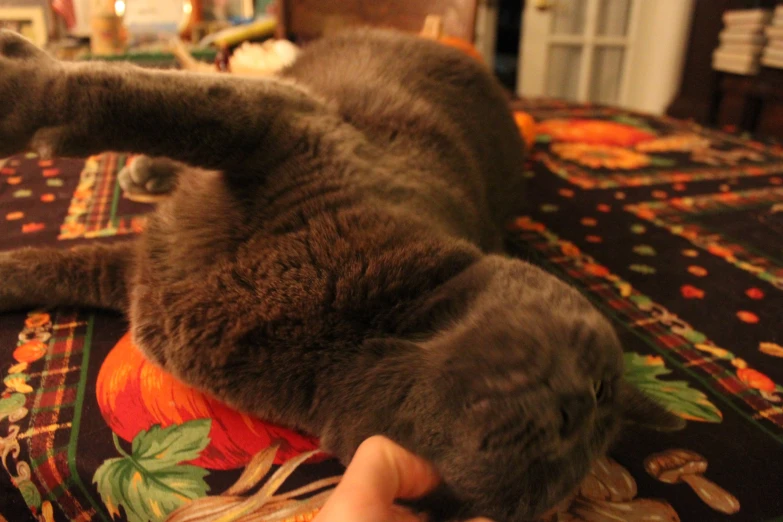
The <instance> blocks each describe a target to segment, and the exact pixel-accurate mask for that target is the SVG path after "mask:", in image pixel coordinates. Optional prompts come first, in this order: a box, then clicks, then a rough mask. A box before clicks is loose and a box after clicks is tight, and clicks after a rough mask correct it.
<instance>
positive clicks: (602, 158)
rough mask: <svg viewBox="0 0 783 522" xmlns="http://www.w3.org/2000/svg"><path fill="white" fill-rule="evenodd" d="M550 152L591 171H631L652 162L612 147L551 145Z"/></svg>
mask: <svg viewBox="0 0 783 522" xmlns="http://www.w3.org/2000/svg"><path fill="white" fill-rule="evenodd" d="M552 152H554V153H555V154H557V155H558V156H560V157H561V158H563V159H565V160H568V161H573V162H575V163H579V164H580V165H584V166H586V167H590V168H591V169H624V170H632V169H638V168H641V167H646V166H648V165H649V164H650V163H651V161H652V160H651V159H650V157H649V156H647V155H646V154H640V153H638V152H634V151H631V150H628V149H624V148H622V147H617V146H612V145H591V144H588V143H555V144H553V145H552Z"/></svg>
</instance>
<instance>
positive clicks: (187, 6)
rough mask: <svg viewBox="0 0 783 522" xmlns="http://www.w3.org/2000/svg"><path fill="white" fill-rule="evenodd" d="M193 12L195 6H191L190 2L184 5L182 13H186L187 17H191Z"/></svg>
mask: <svg viewBox="0 0 783 522" xmlns="http://www.w3.org/2000/svg"><path fill="white" fill-rule="evenodd" d="M192 11H193V4H191V3H190V2H189V1H187V0H186V1H185V2H183V4H182V12H184V13H185V14H186V15H189V14H190V13H191V12H192Z"/></svg>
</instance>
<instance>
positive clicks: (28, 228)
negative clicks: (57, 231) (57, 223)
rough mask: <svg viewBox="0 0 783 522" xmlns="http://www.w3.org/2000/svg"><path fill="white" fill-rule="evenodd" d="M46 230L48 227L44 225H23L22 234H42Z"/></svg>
mask: <svg viewBox="0 0 783 522" xmlns="http://www.w3.org/2000/svg"><path fill="white" fill-rule="evenodd" d="M45 228H46V225H44V224H43V223H25V224H24V225H22V233H23V234H31V233H33V232H40V231H41V230H43V229H45Z"/></svg>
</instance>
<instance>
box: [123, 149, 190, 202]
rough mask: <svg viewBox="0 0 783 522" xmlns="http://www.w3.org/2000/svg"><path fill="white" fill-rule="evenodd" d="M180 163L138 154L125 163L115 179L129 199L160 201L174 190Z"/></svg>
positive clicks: (180, 166)
mask: <svg viewBox="0 0 783 522" xmlns="http://www.w3.org/2000/svg"><path fill="white" fill-rule="evenodd" d="M181 169H182V165H181V164H179V163H177V162H175V161H173V160H170V159H168V158H150V157H148V156H139V157H138V158H136V159H135V160H134V161H133V162H132V163H130V164H129V165H126V166H125V167H124V168H123V169H122V170H121V171H120V173H119V174H118V176H117V180H118V181H119V183H120V187H122V190H124V191H125V194H126V196H127V197H128V198H129V199H132V200H136V201H143V202H146V201H149V202H155V201H160V200H161V199H164V198H165V197H167V195H168V194H169V193H170V192H171V191H173V190H174V186H175V185H176V181H177V173H178V172H179V171H180V170H181Z"/></svg>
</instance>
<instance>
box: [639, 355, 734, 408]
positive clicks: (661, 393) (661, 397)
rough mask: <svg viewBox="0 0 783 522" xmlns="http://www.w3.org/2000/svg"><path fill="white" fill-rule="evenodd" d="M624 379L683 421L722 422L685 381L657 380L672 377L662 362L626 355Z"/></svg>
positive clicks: (704, 396) (709, 405)
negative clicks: (666, 376) (667, 376)
mask: <svg viewBox="0 0 783 522" xmlns="http://www.w3.org/2000/svg"><path fill="white" fill-rule="evenodd" d="M624 356H625V377H626V379H627V380H628V382H630V383H631V384H633V385H635V386H636V387H637V388H639V389H640V390H641V391H643V392H644V393H646V394H647V395H648V396H650V397H651V398H653V399H655V400H657V401H658V402H659V403H661V404H662V405H663V406H665V407H667V408H668V409H670V410H671V411H672V412H674V413H676V414H677V415H679V416H680V417H682V418H683V419H687V420H692V421H701V422H721V421H722V420H723V414H721V412H720V410H719V409H718V408H716V407H715V405H714V404H712V402H710V400H709V399H708V398H707V396H706V395H704V394H703V393H702V392H700V391H698V390H694V389H693V388H691V387H690V385H689V384H688V383H687V382H685V381H664V380H660V379H659V377H660V376H662V375H667V374H669V373H671V370H669V369H667V368H666V366H665V365H664V362H663V359H661V358H660V357H655V356H649V355H648V356H645V355H640V354H638V353H626V354H624Z"/></svg>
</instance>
